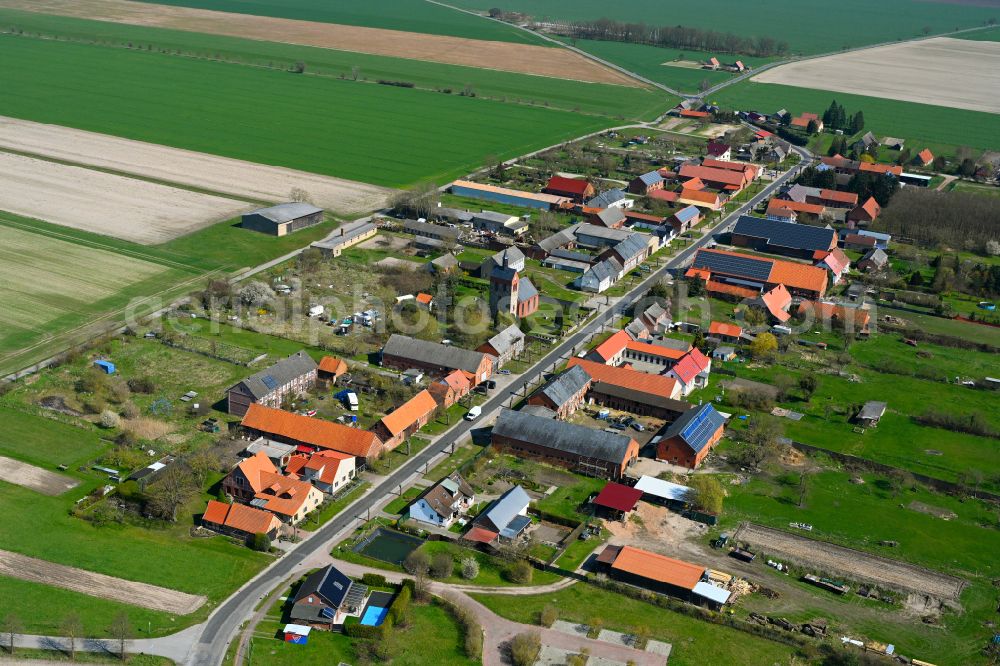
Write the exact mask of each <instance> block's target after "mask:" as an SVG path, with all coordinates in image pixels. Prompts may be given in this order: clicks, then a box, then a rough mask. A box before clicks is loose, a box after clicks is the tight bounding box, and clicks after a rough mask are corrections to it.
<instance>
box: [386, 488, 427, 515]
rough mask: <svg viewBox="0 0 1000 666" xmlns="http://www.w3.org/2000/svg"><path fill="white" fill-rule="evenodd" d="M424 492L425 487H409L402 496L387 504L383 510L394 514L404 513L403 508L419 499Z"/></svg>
mask: <svg viewBox="0 0 1000 666" xmlns="http://www.w3.org/2000/svg"><path fill="white" fill-rule="evenodd" d="M422 492H424V488H421V487H419V486H414V487H412V488H408V489H407V490H406V492H404V493H403V494H402V495H401V496H399V497H397V498H396V499H394V500H392V501H391V502H389V503H388V504H386V505H385V509H383V511H385V512H386V513H391V514H393V515H399V514H401V513H403V510H404V509H406V507H408V506H410V503H411V502H413V500H415V499H417V497H419V496H420V494H421V493H422Z"/></svg>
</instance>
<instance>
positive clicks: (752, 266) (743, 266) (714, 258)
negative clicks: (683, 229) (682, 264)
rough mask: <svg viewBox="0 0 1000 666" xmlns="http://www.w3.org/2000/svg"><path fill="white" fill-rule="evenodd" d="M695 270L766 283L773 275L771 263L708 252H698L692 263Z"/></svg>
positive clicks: (752, 258)
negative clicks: (701, 269)
mask: <svg viewBox="0 0 1000 666" xmlns="http://www.w3.org/2000/svg"><path fill="white" fill-rule="evenodd" d="M691 266H692V267H693V268H703V269H707V270H709V271H710V272H712V273H722V274H724V275H739V276H741V277H746V278H750V279H753V280H760V281H762V282H766V281H767V278H768V276H770V275H771V262H770V261H767V260H763V259H756V258H754V257H745V256H737V255H734V254H722V253H719V252H711V251H708V250H698V253H697V254H695V255H694V261H693V262H692V263H691Z"/></svg>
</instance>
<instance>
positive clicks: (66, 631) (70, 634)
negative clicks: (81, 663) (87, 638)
mask: <svg viewBox="0 0 1000 666" xmlns="http://www.w3.org/2000/svg"><path fill="white" fill-rule="evenodd" d="M62 632H63V635H64V636H66V638H68V639H69V658H70V660H71V661H76V639H77V638H80V637H81V636H82V635H83V620H82V619H80V614H79V613H77V612H76V611H70V613H69V615H67V616H66V618H65V619H64V620H63V623H62Z"/></svg>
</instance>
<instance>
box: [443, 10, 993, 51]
mask: <svg viewBox="0 0 1000 666" xmlns="http://www.w3.org/2000/svg"><path fill="white" fill-rule="evenodd" d="M451 4H453V5H455V6H456V7H463V8H466V9H473V10H477V11H484V12H485V11H487V10H489V9H490V8H491V7H495V6H500V8H502V9H504V10H507V11H518V12H524V13H526V14H529V15H531V16H532V18H534V19H535V20H538V21H547V20H551V21H564V22H572V21H577V20H594V19H600V18H605V17H607V18H612V19H614V20H616V21H622V22H626V23H629V22H635V23H645V24H647V25H668V26H675V25H683V26H690V27H693V28H702V29H706V30H708V29H710V30H716V31H719V32H733V33H736V34H738V35H740V36H753V37H757V36H760V37H773V38H775V39H777V40H779V41H786V42H788V44H789V47H790V51H791V52H792V53H801V54H805V55H811V54H816V53H827V52H831V51H839V50H841V49H844V48H852V47H857V46H865V45H869V44H878V43H881V42H894V41H897V40H900V39H910V38H913V37H921V36H923V35H924V32H923V30H924V28H925V27H929V28H930V32H931V34H939V33H943V32H948V31H952V30H956V29H962V28H972V27H976V26H981V25H984V24H985V23H986V21H988V20H989V19H991V18H1000V16H998V14H1000V12H998V11H997V9H996V8H995V7H977V6H974V5H970V4H964V3H963V4H962V5H961V6H956V5H955V4H951V3H945V2H920V1H918V0H892V1H891V2H877V3H876V2H868V0H844V2H839V3H837V5H836V7H824V6H819V5H816V4H814V3H804V2H796V0H775V1H774V2H768V3H767V4H766V5H762V4H747V3H744V2H739V0H710V1H709V2H699V3H674V2H671V3H664V2H661V1H660V0H625V1H624V2H617V3H615V5H614V7H611V6H609V5H608V4H607V3H606V2H604V0H508V2H504V3H496V2H494V0H453V1H452V3H451Z"/></svg>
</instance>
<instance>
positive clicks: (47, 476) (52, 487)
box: [0, 456, 80, 495]
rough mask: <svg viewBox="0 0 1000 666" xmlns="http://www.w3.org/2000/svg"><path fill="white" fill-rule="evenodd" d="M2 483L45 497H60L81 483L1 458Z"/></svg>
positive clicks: (0, 473)
mask: <svg viewBox="0 0 1000 666" xmlns="http://www.w3.org/2000/svg"><path fill="white" fill-rule="evenodd" d="M0 481H6V482H7V483H13V484H15V485H18V486H23V487H24V488H28V489H30V490H34V491H35V492H39V493H42V494H43V495H59V494H62V493H64V492H66V491H67V490H69V489H70V488H75V487H76V486H77V484H79V483H80V482H79V481H77V480H76V479H73V478H71V477H68V476H63V475H62V474H56V473H55V472H50V471H48V470H47V469H42V468H41V467H35V466H34V465H29V464H28V463H24V462H21V461H20V460H14V459H13V458H8V457H6V456H0Z"/></svg>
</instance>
